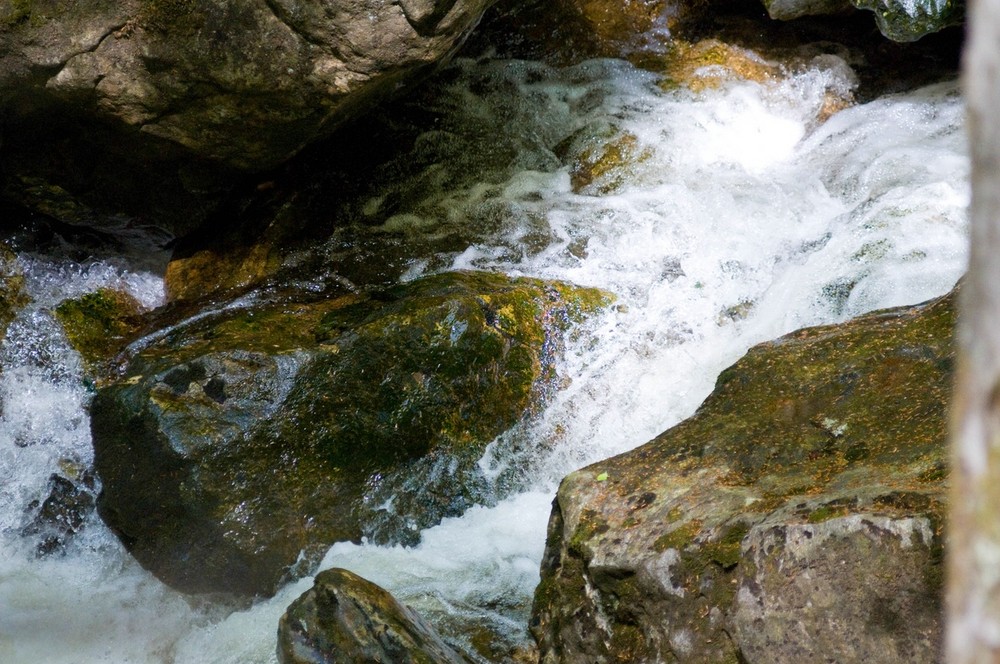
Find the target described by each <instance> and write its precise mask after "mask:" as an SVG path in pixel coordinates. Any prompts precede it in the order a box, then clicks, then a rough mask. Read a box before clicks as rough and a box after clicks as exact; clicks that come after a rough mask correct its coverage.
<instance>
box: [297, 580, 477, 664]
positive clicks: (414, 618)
mask: <svg viewBox="0 0 1000 664" xmlns="http://www.w3.org/2000/svg"><path fill="white" fill-rule="evenodd" d="M278 662H279V663H280V664H321V663H322V664H366V663H370V664H376V663H383V662H393V664H468V660H467V659H465V658H464V657H462V656H461V655H459V654H458V653H457V652H455V651H454V650H452V649H451V648H450V647H449V646H448V645H447V644H446V643H445V642H444V641H443V640H442V639H441V637H440V636H438V635H437V633H435V632H434V630H433V629H432V628H431V627H430V626H429V625H427V623H425V622H424V621H423V619H422V618H421V617H420V616H419V615H417V613H416V612H414V611H413V610H412V609H410V608H409V607H407V606H404V605H402V604H400V603H399V602H397V601H396V599H395V598H394V597H393V596H392V595H390V594H389V593H388V592H387V591H386V590H384V589H383V588H380V587H379V586H377V585H375V584H374V583H372V582H371V581H367V580H365V579H363V578H361V577H360V576H358V575H356V574H353V573H352V572H348V571H347V570H344V569H330V570H326V571H324V572H320V573H319V574H318V575H317V576H316V581H315V583H314V585H313V587H312V588H310V589H309V590H307V591H306V592H305V593H303V594H302V596H301V597H299V598H298V599H296V600H295V601H294V602H292V604H291V605H290V606H289V607H288V610H287V611H285V614H284V615H283V616H281V623H280V624H279V627H278Z"/></svg>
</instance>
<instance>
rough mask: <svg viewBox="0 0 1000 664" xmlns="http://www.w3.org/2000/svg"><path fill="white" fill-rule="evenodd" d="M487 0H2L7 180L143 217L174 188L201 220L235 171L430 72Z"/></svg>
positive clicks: (13, 186) (0, 63)
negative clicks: (211, 199) (235, 0)
mask: <svg viewBox="0 0 1000 664" xmlns="http://www.w3.org/2000/svg"><path fill="white" fill-rule="evenodd" d="M490 1H491V0H401V1H400V2H391V3H390V2H382V1H381V0H365V1H363V2H356V1H354V0H324V1H323V2H313V3H306V4H303V3H298V2H292V1H289V0H277V1H265V0H252V1H250V2H240V3H232V2H224V1H222V0H126V1H124V2H109V1H108V0H86V1H85V2H73V3H67V2H56V1H54V0H31V1H27V0H3V1H0V111H2V112H3V114H4V121H5V128H6V129H7V131H6V132H5V136H4V138H5V148H6V149H5V154H4V162H5V164H4V165H5V171H6V172H7V173H14V174H17V175H18V177H12V178H10V181H9V182H8V183H6V185H7V186H6V189H7V191H6V192H5V193H6V195H8V196H12V197H14V198H15V199H21V200H27V202H29V204H30V202H31V200H33V199H32V198H31V194H30V192H29V191H27V189H30V188H31V187H32V186H38V184H37V183H42V184H41V185H40V186H41V188H42V189H43V190H44V191H46V192H52V191H62V192H63V194H66V193H67V192H68V194H69V195H68V196H67V195H60V198H62V199H66V200H74V199H72V195H74V194H79V195H81V196H82V197H83V199H82V200H80V201H78V202H81V203H95V204H96V203H100V204H101V206H102V207H103V208H104V209H107V210H110V211H112V212H114V211H124V212H126V213H129V212H131V213H132V214H139V213H141V215H142V216H143V217H144V219H145V221H150V220H158V219H157V217H160V216H162V217H164V218H166V217H168V216H169V210H167V209H166V208H167V207H168V206H169V205H170V200H171V198H173V199H174V201H175V202H174V206H175V207H181V210H180V211H179V212H176V213H175V214H174V217H173V218H174V220H175V221H176V223H177V224H178V225H179V226H180V227H181V229H182V230H190V228H184V225H185V224H184V220H185V215H191V214H195V215H196V216H198V215H203V214H204V213H205V210H204V209H202V207H203V205H204V204H205V196H206V195H207V194H210V193H213V192H215V193H217V189H218V188H219V187H223V188H224V187H225V186H227V185H228V184H229V183H231V177H232V174H233V172H247V171H252V172H258V171H262V170H266V169H269V168H272V167H274V166H276V165H278V164H280V163H282V162H283V161H284V160H286V159H288V157H290V156H291V155H293V154H295V153H296V152H298V151H299V150H300V149H301V148H302V147H303V146H305V145H306V144H308V143H310V142H313V141H315V140H317V139H318V138H321V137H324V136H328V135H329V134H330V133H331V132H333V131H334V130H335V129H336V128H338V127H340V126H342V125H343V124H344V123H345V122H347V121H348V120H350V119H352V118H355V117H357V116H358V115H360V114H362V113H363V112H364V111H365V110H367V109H368V108H370V107H372V106H374V105H375V104H377V103H378V102H380V101H381V100H383V99H385V98H387V97H390V96H392V95H395V94H398V92H399V91H400V90H402V89H405V88H406V87H407V86H409V85H411V84H412V83H414V82H415V81H416V80H418V79H419V78H420V77H421V76H423V75H425V74H426V73H428V72H430V71H431V70H432V69H433V67H434V66H435V65H436V64H437V63H439V62H441V61H442V60H445V59H446V58H447V57H449V56H450V55H451V54H452V53H453V52H454V51H455V50H456V49H457V48H458V46H459V45H460V44H461V43H462V41H463V39H464V38H465V37H466V36H467V34H468V33H469V32H470V30H471V29H472V28H473V27H474V26H475V25H476V23H477V22H478V21H479V19H480V17H481V15H482V13H483V12H484V11H485V9H486V8H487V6H488V5H489V4H490ZM42 146H44V147H42ZM95 165H96V166H98V168H97V169H96V170H97V172H94V168H93V166H95ZM25 180H27V184H25V182H24V181H25ZM32 183H35V184H32ZM123 183H125V185H123ZM133 185H134V186H133ZM116 186H117V187H116ZM63 190H64V191H63ZM168 194H170V195H168ZM49 198H51V197H50V196H48V195H46V196H45V197H44V200H48V199H49ZM75 207H76V208H78V207H79V206H75ZM116 207H117V208H118V210H116ZM131 208H135V210H132V209H131ZM64 221H69V220H64Z"/></svg>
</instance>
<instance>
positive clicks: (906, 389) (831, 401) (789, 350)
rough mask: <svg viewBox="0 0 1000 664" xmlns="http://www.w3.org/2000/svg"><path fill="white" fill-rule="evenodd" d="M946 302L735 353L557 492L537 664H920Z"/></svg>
mask: <svg viewBox="0 0 1000 664" xmlns="http://www.w3.org/2000/svg"><path fill="white" fill-rule="evenodd" d="M954 299H955V297H954V294H951V295H948V296H946V297H943V298H940V299H937V300H934V301H931V302H929V303H926V304H924V305H919V306H915V307H907V308H901V309H894V310H887V311H882V312H877V313H873V314H869V315H866V316H863V317H861V318H858V319H856V320H853V321H850V322H848V323H845V324H842V325H835V326H826V327H818V328H811V329H805V330H801V331H799V332H795V333H792V334H790V335H788V336H786V337H783V338H781V339H778V340H777V341H774V342H770V343H766V344H762V345H760V346H757V347H755V348H753V349H751V350H750V351H749V352H748V353H747V354H746V356H745V357H744V358H743V359H741V360H740V361H739V362H737V363H736V364H735V365H733V366H732V367H730V368H729V369H727V370H725V371H724V372H723V373H722V374H721V375H720V377H719V379H718V383H717V385H716V388H715V391H714V392H713V393H712V394H711V395H710V396H709V397H708V399H706V400H705V402H704V403H703V404H702V406H701V407H700V408H699V409H698V411H697V412H696V413H695V415H694V416H693V417H691V418H690V419H688V420H686V421H684V422H682V423H681V424H679V425H677V426H676V427H674V428H672V429H670V430H668V431H667V432H665V433H663V434H662V435H660V436H659V437H657V438H656V439H654V440H653V441H651V442H649V443H647V444H646V445H643V446H642V447H639V448H637V449H636V450H634V451H632V452H628V453H626V454H623V455H620V456H617V457H614V458H611V459H608V460H606V461H603V462H600V463H597V464H595V465H593V466H590V467H588V468H584V469H582V470H580V471H577V472H575V473H573V474H571V475H569V476H568V477H567V478H566V479H565V480H564V481H563V482H562V485H561V486H560V489H559V493H558V496H557V498H556V501H555V504H554V507H553V513H552V519H551V521H550V525H549V539H548V542H547V545H546V553H545V557H544V559H543V563H542V580H541V583H540V585H539V586H538V590H537V592H536V595H535V606H534V609H533V620H532V631H533V634H534V636H535V637H536V639H537V641H538V643H539V647H540V650H541V653H542V659H541V661H542V662H545V663H552V662H578V661H605V662H652V661H665V662H705V661H712V662H737V661H739V662H747V663H749V664H757V663H764V662H767V663H775V662H779V663H780V662H788V663H793V662H804V661H814V660H816V661H818V660H821V659H822V660H823V661H827V660H830V661H837V662H870V661H878V662H936V661H938V654H939V645H940V639H941V624H940V617H939V613H940V605H941V592H942V587H941V568H942V559H941V558H942V533H941V526H942V518H943V513H944V500H945V482H946V474H947V473H946V459H947V452H946V448H947V434H946V423H945V411H946V408H947V404H948V400H949V394H950V388H951V380H952V363H953V358H954V348H953V342H952V327H953V323H954Z"/></svg>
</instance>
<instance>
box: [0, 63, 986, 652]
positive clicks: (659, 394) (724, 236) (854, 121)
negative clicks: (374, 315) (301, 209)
mask: <svg viewBox="0 0 1000 664" xmlns="http://www.w3.org/2000/svg"><path fill="white" fill-rule="evenodd" d="M444 80H445V83H441V84H439V85H440V94H439V95H438V96H437V97H436V98H435V101H434V104H435V105H436V106H435V108H434V112H435V113H436V114H437V115H438V117H439V119H440V122H439V126H437V127H435V128H432V129H429V130H427V131H425V132H424V133H423V134H422V135H421V136H420V137H419V139H418V140H417V141H416V142H415V144H414V145H413V146H412V152H410V153H408V154H405V155H403V156H402V158H405V159H406V160H407V161H408V162H409V163H410V164H411V165H412V164H417V165H418V168H410V170H409V171H408V174H407V177H406V179H401V180H398V181H390V180H387V181H386V184H385V185H384V187H383V189H382V191H381V192H379V193H377V194H376V195H373V196H372V197H371V198H370V199H369V200H366V201H364V202H363V204H362V205H360V209H361V210H362V211H363V214H368V215H370V216H371V217H372V219H376V220H377V223H378V228H376V232H382V233H385V234H386V236H387V237H388V236H389V235H392V236H393V237H400V236H402V237H404V238H405V237H413V238H418V237H421V238H431V239H433V238H447V237H453V236H462V237H466V238H472V239H471V240H467V241H466V242H464V243H460V244H457V245H456V243H455V242H454V241H449V242H448V243H445V244H447V247H446V248H439V249H440V250H439V251H437V252H436V253H435V254H434V255H429V256H423V257H414V258H413V259H412V260H410V261H409V262H407V263H406V266H405V274H404V275H403V278H406V279H411V278H415V277H417V276H420V275H421V274H424V273H426V272H428V271H437V270H441V269H446V268H452V267H453V268H463V269H480V270H494V271H503V272H506V273H509V274H513V275H529V276H537V277H545V278H556V279H564V280H568V281H573V282H576V283H579V284H583V285H588V286H599V287H601V288H605V289H607V290H609V291H612V292H613V293H615V294H616V295H617V297H618V303H617V306H615V307H613V308H612V310H610V311H608V312H607V313H606V314H605V315H604V316H602V317H600V318H598V319H596V320H594V321H592V323H591V324H590V325H589V326H588V327H587V329H585V330H583V331H581V333H580V334H578V335H576V336H575V337H574V338H573V339H572V340H571V341H570V342H569V347H568V350H567V353H566V357H565V359H564V360H563V363H562V369H561V372H562V374H563V375H564V376H565V377H566V378H567V380H566V384H565V386H564V387H563V388H562V389H561V391H560V392H559V393H558V394H557V395H555V397H554V398H553V399H552V401H551V404H550V405H549V406H548V408H547V409H546V410H545V411H544V412H543V413H542V414H541V415H540V416H539V417H538V418H537V419H535V420H533V421H531V422H528V423H526V424H524V425H523V426H521V427H519V428H517V429H516V430H514V431H511V432H509V433H508V434H506V435H505V436H502V437H501V438H500V439H498V440H497V441H495V442H494V443H493V444H492V445H491V446H490V448H489V450H488V452H487V454H486V455H485V456H484V458H483V459H482V461H481V464H482V467H483V468H484V470H486V472H487V473H488V474H489V475H490V476H493V477H495V478H499V479H498V481H499V480H503V481H502V482H499V484H500V485H502V486H504V487H506V488H507V489H506V491H507V493H506V494H504V495H505V496H506V497H504V498H503V499H501V500H499V501H497V502H496V504H493V505H490V506H481V507H475V508H473V509H471V510H469V511H468V512H467V513H466V514H465V515H464V516H463V517H460V518H454V519H448V520H446V521H445V522H444V523H442V524H441V525H439V526H437V527H434V528H431V529H429V530H427V531H425V532H424V533H423V538H422V542H421V544H420V545H418V546H416V547H413V548H402V547H375V546H370V545H364V544H362V545H354V544H337V545H335V546H334V547H333V548H332V549H331V550H330V552H329V553H328V555H327V556H326V559H325V560H324V563H323V564H324V566H327V567H329V566H339V567H346V568H349V569H352V570H354V571H356V572H358V573H359V574H361V575H363V576H366V577H368V578H370V579H372V580H373V581H375V582H377V583H380V584H382V585H384V586H385V587H387V588H388V589H390V590H391V591H393V592H394V593H395V594H397V596H399V597H400V598H402V599H403V600H404V601H406V602H407V603H410V604H412V605H413V606H415V607H416V608H418V609H419V610H421V611H423V612H425V614H426V615H428V616H429V617H430V618H432V619H433V621H434V622H435V623H436V624H438V625H439V626H440V627H441V628H442V629H443V630H444V631H446V632H449V631H451V630H453V629H454V628H455V626H456V625H461V624H462V623H463V621H466V620H469V619H472V620H475V621H478V622H479V623H481V624H484V625H488V626H490V627H492V628H493V629H494V630H495V631H497V632H499V633H500V634H502V635H504V637H503V638H505V639H507V640H509V641H510V642H511V643H517V642H519V641H522V640H524V639H526V630H525V625H526V623H527V612H528V608H529V605H530V597H531V593H532V591H533V589H534V585H535V584H536V583H537V579H538V565H539V561H540V559H541V555H542V547H543V544H544V539H545V524H546V520H547V518H548V513H549V508H550V504H551V500H552V496H553V495H554V492H555V488H556V486H557V484H558V481H559V479H560V478H561V477H562V476H563V475H565V474H566V473H567V472H569V471H571V470H573V469H575V468H577V467H579V466H581V465H583V464H586V463H589V462H592V461H596V460H599V459H601V458H604V457H606V456H609V455H611V454H615V453H618V452H621V451H624V450H628V449H630V448H632V447H635V446H636V445H639V444H641V443H643V442H645V441H647V440H649V439H650V438H652V437H653V436H655V435H656V434H658V433H660V432H661V431H663V430H664V429H666V428H668V427H669V426H671V425H673V424H675V423H677V422H678V421H680V420H681V419H683V418H684V417H686V416H688V415H690V414H691V413H692V412H693V411H694V409H695V408H696V407H697V405H698V404H699V403H700V401H701V400H702V399H703V398H704V397H705V396H706V395H707V394H708V393H709V392H710V391H711V388H712V385H713V383H714V380H715V378H716V376H717V375H718V373H719V371H720V370H721V369H723V368H724V367H725V366H727V365H729V364H731V363H732V362H733V361H735V360H736V359H737V358H738V357H739V356H740V355H741V354H742V353H744V352H745V351H746V349H747V348H748V347H750V346H751V345H753V344H755V343H757V342H760V341H763V340H767V339H771V338H774V337H776V336H778V335H780V334H783V333H785V332H788V331H791V330H793V329H796V328H799V327H802V326H806V325H814V324H818V323H825V322H835V321H841V320H845V319H847V318H849V317H851V316H854V315H857V314H860V313H863V312H865V311H869V310H872V309H876V308H882V307H888V306H894V305H900V304H909V303H914V302H919V301H922V300H925V299H928V298H930V297H932V296H936V295H939V294H942V293H944V292H946V291H947V290H948V289H950V288H951V286H952V285H953V284H954V283H955V281H956V280H957V279H958V277H959V276H960V274H961V273H962V271H963V269H964V263H965V254H966V248H965V237H966V234H965V233H966V229H965V227H966V218H965V208H966V205H967V199H968V193H967V188H968V186H967V180H968V172H967V171H968V166H967V163H966V162H967V159H966V145H965V139H964V134H963V126H962V120H963V108H962V102H961V99H960V97H959V95H958V90H957V85H956V84H954V83H942V84H938V85H935V86H932V87H928V88H924V89H921V90H917V91H914V92H910V93H906V94H903V95H898V96H890V97H884V98H880V99H877V100H875V101H873V102H870V103H867V104H864V105H859V106H853V107H849V108H846V109H845V110H841V111H840V112H838V113H836V114H834V115H833V116H832V117H830V118H829V119H826V118H825V115H826V111H825V110H824V108H825V106H826V105H827V104H828V102H829V100H830V99H831V98H839V97H844V96H847V95H849V93H850V90H851V88H852V86H853V85H854V80H853V74H852V72H851V71H850V68H849V67H847V65H846V64H845V63H844V62H842V61H840V60H839V59H837V58H836V57H834V56H829V55H826V56H821V57H818V58H816V59H815V60H813V61H811V62H806V63H804V64H802V66H800V67H799V68H798V69H796V70H795V71H794V72H792V73H789V75H788V76H787V77H785V78H782V79H780V80H778V81H776V82H768V83H763V84H760V83H752V82H729V83H725V84H723V85H722V86H720V87H718V88H709V89H706V90H703V91H701V92H698V93H695V92H692V91H690V90H687V89H684V88H673V87H670V86H666V85H663V84H662V81H661V79H660V78H659V77H658V76H656V75H654V74H651V73H648V72H645V71H641V70H638V69H635V68H633V67H632V66H631V65H629V64H627V63H625V62H621V61H614V60H600V61H591V62H587V63H583V64H580V65H576V66H574V67H569V68H563V69H555V68H551V67H547V66H544V65H540V64H537V63H528V62H519V61H507V62H497V61H492V62H487V61H484V62H476V61H472V60H464V61H460V62H458V63H456V64H455V65H453V66H452V67H451V68H450V70H449V72H448V75H447V77H445V79H444ZM616 151H617V152H616ZM602 155H604V156H605V157H608V158H607V159H605V160H604V163H605V165H606V166H607V165H608V164H610V166H607V167H605V166H594V165H595V164H597V163H598V162H600V161H601V160H600V157H601V156H602ZM588 164H589V165H590V166H592V167H591V168H589V170H588V168H587V165H588ZM393 201H395V202H393ZM400 201H402V203H400ZM390 203H392V209H391V210H388V207H389V206H390ZM469 225H472V226H473V227H474V229H475V230H474V231H468V232H462V231H461V230H460V229H462V228H463V227H468V226H469ZM443 246H444V245H442V247H443ZM326 249H328V250H332V249H331V247H326ZM19 261H20V263H21V266H22V268H23V269H24V271H25V273H26V275H27V277H28V287H29V290H30V292H31V294H32V296H33V297H34V302H33V303H32V304H31V305H30V306H29V307H28V308H27V309H26V310H25V311H23V312H22V313H21V314H20V316H19V318H18V319H17V320H16V321H15V322H14V324H13V326H12V328H11V329H10V331H9V333H8V335H7V338H6V340H5V341H4V343H3V346H2V347H0V362H2V367H3V373H2V374H0V399H2V404H3V411H2V415H0V540H2V541H0V661H3V662H16V663H20V662H25V663H27V662H52V663H56V662H213V663H214V662H233V663H236V662H240V663H247V662H251V663H252V662H270V661H273V660H274V644H275V637H274V634H275V629H276V625H277V620H278V617H279V616H280V614H281V613H282V612H283V610H284V607H285V606H287V604H288V603H289V602H290V601H291V600H292V599H294V597H296V596H297V595H298V594H299V593H301V592H302V591H304V590H305V589H306V588H308V587H309V585H310V583H311V580H310V579H303V580H301V581H300V582H298V583H296V584H293V585H291V586H289V587H287V588H285V589H284V590H283V591H282V592H280V593H279V595H278V596H277V597H275V598H274V599H272V600H269V601H266V602H263V603H261V604H259V605H257V606H255V607H252V608H250V609H247V610H241V611H236V612H233V613H229V614H228V615H226V614H225V612H220V611H218V610H217V609H212V608H211V607H203V606H197V605H195V606H192V604H191V603H189V602H188V601H185V599H184V598H182V597H181V596H180V595H178V594H176V593H174V592H172V591H170V590H169V589H166V588H165V587H164V586H162V585H161V584H160V583H159V582H158V581H156V580H155V579H154V578H153V577H151V576H150V575H148V574H147V573H145V572H144V571H142V570H141V569H140V568H138V566H137V565H136V564H135V563H133V562H131V560H130V559H129V557H128V556H127V555H126V554H125V553H124V551H123V549H122V547H121V546H120V545H119V544H118V543H117V541H116V540H115V539H114V537H113V536H112V535H111V534H110V533H109V532H108V531H107V530H106V529H105V528H104V527H103V526H102V525H101V524H100V523H99V522H96V519H94V520H93V521H92V522H91V523H89V524H87V527H86V528H84V529H83V530H82V532H81V533H80V535H79V536H77V537H76V538H75V539H73V540H72V541H71V542H70V544H69V545H68V547H67V549H66V552H65V554H64V555H58V554H56V555H50V556H47V557H42V558H38V557H37V556H36V555H35V551H36V548H37V546H38V541H37V537H34V536H30V535H26V534H25V526H26V524H27V522H28V521H30V515H31V508H30V507H29V506H30V505H31V503H32V501H37V500H41V499H44V497H45V495H46V491H47V487H48V482H49V476H50V475H51V474H53V473H57V472H61V471H63V470H64V468H65V467H66V466H67V464H69V465H72V466H74V467H86V465H87V464H88V463H89V462H90V460H91V456H92V452H91V450H90V440H89V422H88V416H87V413H86V407H87V403H88V400H89V398H90V393H91V392H90V389H91V388H89V387H88V383H87V381H86V380H85V379H84V372H83V368H82V365H81V361H80V359H79V358H78V357H77V356H76V355H75V353H74V352H73V351H71V350H70V349H69V347H68V344H67V342H66V340H65V338H64V337H63V336H62V333H61V331H60V328H59V326H58V324H57V323H56V322H55V320H54V319H53V317H52V314H51V309H52V307H53V306H55V305H56V304H57V303H58V302H59V301H60V300H62V299H63V298H66V297H73V296H77V295H79V294H81V293H84V292H88V291H91V290H94V289H96V288H98V287H100V286H104V285H111V286H115V287H120V288H125V289H127V290H129V291H130V292H132V293H133V294H134V295H136V296H137V297H138V298H139V299H140V301H142V302H143V303H144V304H145V305H147V306H150V307H152V306H155V305H157V304H158V303H159V302H160V300H161V299H162V288H163V287H162V282H161V281H160V279H159V277H158V276H156V274H155V270H152V271H145V270H144V269H142V268H141V267H139V263H136V262H129V260H128V259H127V258H121V259H110V258H106V259H101V260H96V259H95V260H88V261H84V262H76V261H74V260H72V259H71V258H68V257H63V258H53V257H51V256H49V257H46V256H38V255H33V254H30V253H23V254H21V255H20V256H19Z"/></svg>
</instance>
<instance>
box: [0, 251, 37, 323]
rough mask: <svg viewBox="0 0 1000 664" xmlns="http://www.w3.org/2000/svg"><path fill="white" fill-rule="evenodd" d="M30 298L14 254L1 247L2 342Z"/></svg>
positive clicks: (0, 318)
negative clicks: (9, 327)
mask: <svg viewBox="0 0 1000 664" xmlns="http://www.w3.org/2000/svg"><path fill="white" fill-rule="evenodd" d="M29 301H30V298H29V297H28V293H27V292H26V291H25V288H24V274H23V273H22V272H21V268H20V267H19V266H18V264H17V260H16V258H15V257H14V254H13V253H12V252H11V251H10V250H8V249H7V248H6V247H5V246H3V245H0V342H2V341H3V339H4V337H5V336H6V335H7V327H8V326H9V325H10V324H11V322H12V321H13V320H14V317H15V316H17V312H18V311H20V310H21V309H22V308H23V307H24V306H25V305H27V304H28V302H29Z"/></svg>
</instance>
